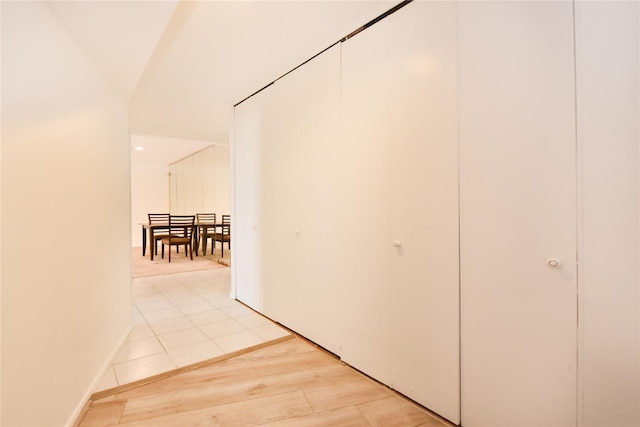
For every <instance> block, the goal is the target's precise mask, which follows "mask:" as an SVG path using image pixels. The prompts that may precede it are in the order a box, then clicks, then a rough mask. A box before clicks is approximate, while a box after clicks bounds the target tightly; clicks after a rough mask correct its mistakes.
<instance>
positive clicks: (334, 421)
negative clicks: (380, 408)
mask: <svg viewBox="0 0 640 427" xmlns="http://www.w3.org/2000/svg"><path fill="white" fill-rule="evenodd" d="M328 426H340V427H361V426H362V427H365V426H366V427H368V426H369V423H367V420H366V419H364V417H363V416H362V414H360V412H359V411H358V410H357V409H356V407H355V406H346V407H344V408H338V409H333V410H330V411H326V412H321V413H313V414H310V415H305V416H301V417H297V418H290V419H287V420H282V421H276V422H273V423H269V424H261V425H260V427H328Z"/></svg>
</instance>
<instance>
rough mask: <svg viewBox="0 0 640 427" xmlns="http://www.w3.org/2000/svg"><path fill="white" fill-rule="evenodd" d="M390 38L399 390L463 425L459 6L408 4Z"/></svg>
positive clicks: (394, 20) (395, 18) (394, 340)
mask: <svg viewBox="0 0 640 427" xmlns="http://www.w3.org/2000/svg"><path fill="white" fill-rule="evenodd" d="M390 32H391V33H390V34H391V39H390V40H391V49H390V58H391V59H390V63H391V69H390V81H391V83H390V85H391V104H390V105H391V107H392V108H391V111H392V116H391V117H392V118H391V123H392V129H391V138H390V142H389V143H390V145H391V150H390V153H389V154H390V157H389V171H390V173H389V180H390V185H391V189H390V203H389V206H388V209H389V212H390V230H391V239H392V240H394V241H398V242H399V246H398V247H397V248H393V250H392V253H391V256H390V258H389V260H390V262H391V288H392V289H391V302H392V307H391V375H392V386H393V388H394V389H396V390H398V391H400V392H401V393H403V394H405V395H407V396H408V397H410V398H412V399H414V400H415V401H417V402H418V403H421V404H423V405H425V406H426V407H428V408H429V409H431V410H432V411H434V412H436V413H438V414H440V415H442V416H444V417H445V418H447V419H449V420H450V421H453V422H455V423H458V422H459V420H460V374H459V372H460V349H459V339H460V325H459V265H458V259H459V255H458V121H457V30H456V5H455V3H453V2H415V3H412V4H409V5H407V6H405V8H403V9H401V10H400V11H398V12H396V13H395V14H393V15H392V16H391V17H390ZM387 243H388V244H391V242H387Z"/></svg>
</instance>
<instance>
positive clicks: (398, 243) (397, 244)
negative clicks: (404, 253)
mask: <svg viewBox="0 0 640 427" xmlns="http://www.w3.org/2000/svg"><path fill="white" fill-rule="evenodd" d="M399 246H400V242H398V241H397V240H394V241H393V247H394V248H397V247H399Z"/></svg>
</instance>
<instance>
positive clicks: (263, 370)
mask: <svg viewBox="0 0 640 427" xmlns="http://www.w3.org/2000/svg"><path fill="white" fill-rule="evenodd" d="M243 360H244V362H242V363H238V362H237V361H236V362H234V363H224V362H221V363H219V364H216V365H211V366H205V367H203V368H200V369H196V370H193V371H189V372H185V373H183V374H180V375H176V376H172V377H169V378H165V379H161V380H158V381H155V382H153V383H151V384H148V385H146V386H145V387H137V388H134V389H131V390H127V391H124V392H122V393H118V394H117V395H116V398H117V399H130V398H133V397H140V396H144V395H153V394H157V393H162V392H166V391H170V390H174V389H175V388H176V387H180V388H182V389H184V388H195V387H204V386H210V385H215V384H223V383H227V382H233V381H241V380H243V379H256V378H261V377H264V376H269V375H277V374H279V373H280V372H291V371H292V370H305V369H312V368H318V367H323V366H330V365H333V364H335V360H333V359H332V358H331V357H328V356H327V355H325V354H323V353H322V352H304V353H295V354H292V355H288V356H285V355H281V356H278V357H268V358H258V359H256V358H244V359H243ZM240 366H241V368H240Z"/></svg>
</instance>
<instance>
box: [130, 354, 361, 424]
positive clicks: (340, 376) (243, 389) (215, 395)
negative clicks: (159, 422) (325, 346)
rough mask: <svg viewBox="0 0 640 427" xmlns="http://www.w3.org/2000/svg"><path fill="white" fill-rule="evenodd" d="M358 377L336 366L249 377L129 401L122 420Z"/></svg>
mask: <svg viewBox="0 0 640 427" xmlns="http://www.w3.org/2000/svg"><path fill="white" fill-rule="evenodd" d="M239 366H240V365H239ZM293 368H294V367H292V369H293ZM354 376H357V374H356V373H354V372H353V371H352V370H351V369H350V368H348V367H346V366H344V365H335V364H334V365H333V366H326V367H321V368H313V369H304V370H301V371H294V372H285V373H281V374H278V375H274V376H264V377H259V378H248V379H242V380H239V381H230V382H225V383H223V384H211V385H208V386H203V387H195V388H182V387H181V388H177V389H176V390H172V391H169V392H163V393H155V394H152V395H145V396H141V397H133V398H130V399H128V401H127V406H126V407H125V410H124V413H123V415H122V420H123V422H130V421H135V420H137V419H143V418H146V417H158V416H160V415H166V414H170V413H174V412H182V411H189V410H194V409H199V408H204V407H207V406H209V405H211V402H216V404H224V403H233V402H237V401H239V400H242V399H254V398H257V397H265V396H269V395H274V394H280V393H287V392H291V391H297V390H304V389H312V388H315V387H322V386H326V385H330V384H336V383H341V382H346V381H349V380H350V379H352V378H353V377H354Z"/></svg>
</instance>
